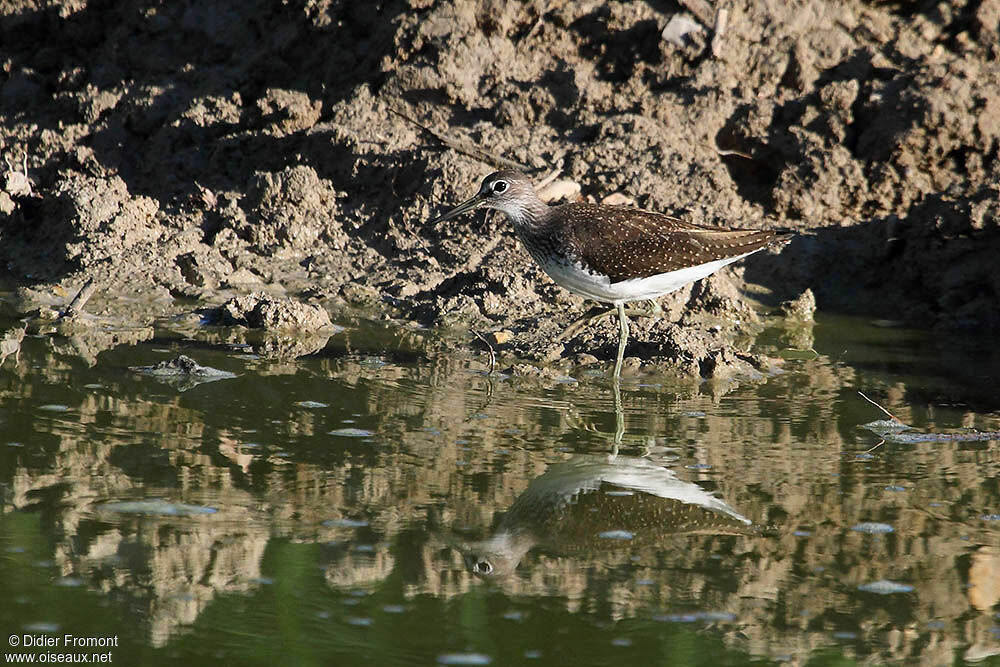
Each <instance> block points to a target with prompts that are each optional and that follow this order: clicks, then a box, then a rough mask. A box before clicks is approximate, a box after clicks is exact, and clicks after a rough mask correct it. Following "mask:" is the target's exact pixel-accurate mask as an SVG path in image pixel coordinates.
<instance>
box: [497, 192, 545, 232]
mask: <svg viewBox="0 0 1000 667" xmlns="http://www.w3.org/2000/svg"><path fill="white" fill-rule="evenodd" d="M500 210H501V211H503V212H504V213H506V214H507V219H508V220H510V222H511V224H512V225H514V229H515V230H517V231H519V232H529V233H530V232H533V231H537V230H539V229H540V228H541V227H543V226H544V224H545V221H546V219H547V217H548V216H547V214H548V212H549V205H548V204H546V203H545V202H543V201H542V200H541V199H538V198H537V197H533V198H531V199H523V200H521V201H519V202H517V203H516V204H512V205H509V206H505V207H503V208H501V209H500Z"/></svg>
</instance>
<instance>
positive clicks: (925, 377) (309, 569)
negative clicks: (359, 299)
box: [0, 317, 1000, 666]
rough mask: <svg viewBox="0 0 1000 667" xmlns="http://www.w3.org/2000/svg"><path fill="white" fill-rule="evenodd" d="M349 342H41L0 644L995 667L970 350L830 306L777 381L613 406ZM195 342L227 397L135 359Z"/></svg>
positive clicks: (601, 398)
mask: <svg viewBox="0 0 1000 667" xmlns="http://www.w3.org/2000/svg"><path fill="white" fill-rule="evenodd" d="M14 324H16V323H14V322H8V323H6V327H11V326H14ZM340 324H342V325H344V327H345V329H344V331H342V332H340V333H338V334H337V335H335V336H334V337H333V338H331V339H330V341H329V343H328V344H327V345H326V347H325V348H323V349H322V350H321V351H320V352H318V353H316V354H313V355H311V356H308V357H304V358H300V359H298V360H296V361H268V360H265V359H261V358H258V357H256V356H255V355H253V354H250V353H248V349H247V348H245V347H243V346H227V345H225V344H222V343H220V342H214V343H208V342H207V338H204V337H203V338H201V339H198V340H196V339H197V338H198V337H197V336H195V337H190V336H188V337H185V336H182V335H180V334H177V333H172V332H171V331H170V330H169V329H168V328H163V329H157V331H156V335H155V337H154V338H153V339H152V340H150V341H148V342H146V343H142V344H138V345H122V346H119V347H115V348H113V349H107V350H104V351H101V352H87V353H83V352H81V350H89V348H88V347H87V345H86V344H85V341H79V340H74V339H73V338H65V337H60V336H56V335H52V336H45V337H32V336H28V337H27V338H25V339H24V341H23V343H22V345H21V350H20V354H19V357H18V359H16V360H15V358H14V357H13V356H10V357H8V358H7V360H6V361H5V362H4V364H3V365H2V366H0V494H2V495H0V500H2V507H3V513H2V515H0V581H3V584H4V585H3V586H2V587H0V619H2V629H3V630H4V631H5V633H6V634H7V635H18V636H19V637H23V636H24V635H29V636H31V637H43V636H49V637H62V636H63V635H65V634H67V633H69V634H72V635H76V636H80V637H108V636H115V637H117V646H115V647H114V648H111V649H110V651H111V652H112V653H113V660H114V662H115V663H118V664H140V663H142V664H186V665H190V664H204V663H214V662H226V663H227V664H249V665H254V664H261V665H266V664H292V665H295V664H298V665H326V664H347V663H350V664H379V665H393V664H397V665H410V664H435V663H437V664H498V665H508V664H574V665H588V664H592V665H607V664H677V665H713V666H714V665H719V664H734V665H740V664H748V663H754V664H769V663H780V662H785V661H791V662H793V663H795V664H805V663H809V664H850V663H851V662H853V661H858V662H872V661H874V662H895V663H899V664H927V665H943V664H964V663H978V664H992V665H997V664H1000V616H998V614H1000V605H998V602H1000V485H998V481H997V480H998V478H1000V455H998V447H1000V442H998V441H997V440H991V439H989V437H978V436H977V434H978V433H981V432H986V431H997V430H1000V412H998V405H1000V399H998V396H1000V394H998V393H997V391H996V378H997V377H998V373H997V370H998V367H1000V359H998V356H997V353H996V352H992V351H990V349H991V348H990V347H989V346H988V345H985V344H984V342H982V341H976V340H975V339H970V338H959V337H951V338H946V337H942V336H937V335H930V334H926V333H921V332H915V331H910V330H906V329H902V328H898V327H885V326H875V325H873V324H872V323H871V322H869V321H867V320H861V319H849V318H833V317H828V318H824V319H820V321H819V323H818V324H817V326H816V327H815V329H814V330H813V331H812V335H811V336H810V337H809V338H808V342H809V343H811V348H812V349H811V350H810V349H808V348H809V347H810V345H803V344H802V342H801V340H798V341H797V342H795V344H794V347H797V348H799V349H797V350H794V349H790V343H789V339H788V337H787V335H786V334H784V333H783V332H781V331H777V330H776V331H773V332H770V333H769V334H768V335H766V336H765V337H764V338H763V339H762V340H763V343H764V345H765V349H766V350H768V351H769V352H770V353H771V354H772V355H774V356H784V357H785V358H786V361H785V363H784V365H783V368H782V372H780V373H778V374H776V375H774V376H772V377H768V378H765V379H763V380H761V381H758V382H739V381H731V382H717V381H716V382H698V381H681V380H677V379H672V378H659V377H648V376H644V377H642V378H640V379H638V380H626V381H625V382H623V383H622V386H621V389H620V392H619V394H618V396H617V400H616V395H615V391H614V387H613V385H612V384H611V383H610V382H609V381H608V379H607V378H606V377H604V376H603V375H602V374H600V373H598V372H595V371H593V370H588V369H579V370H578V371H575V372H574V373H572V374H571V376H570V377H566V378H561V379H559V380H552V381H539V380H530V379H522V378H511V377H504V376H493V377H490V376H488V374H487V373H486V372H485V369H486V359H485V356H484V355H483V354H482V353H481V351H480V346H479V344H477V343H476V342H475V341H474V339H472V338H471V336H470V337H469V338H468V340H466V339H464V338H461V337H454V338H450V339H445V340H442V339H440V338H438V337H437V336H436V335H433V334H430V333H428V332H421V331H414V330H412V329H407V328H403V327H394V326H392V325H387V324H380V323H371V322H365V321H363V320H349V321H342V322H340ZM6 327H5V328H6ZM109 335H110V334H109ZM182 353H183V354H185V355H188V356H190V357H192V358H193V359H195V360H196V361H197V363H199V364H202V365H205V366H210V367H214V368H216V369H220V370H224V371H228V372H230V373H233V374H235V377H228V378H221V379H218V380H217V381H213V382H200V383H199V382H188V383H171V382H168V381H165V380H164V379H162V378H154V377H149V376H145V375H141V374H139V373H136V372H134V371H133V370H130V369H131V367H135V366H149V365H155V364H157V363H159V362H161V361H165V360H168V359H171V358H174V357H176V356H177V355H178V354H182ZM858 391H863V392H864V393H865V394H866V395H867V396H869V397H871V398H872V399H873V400H875V401H877V402H879V403H880V404H881V405H882V406H883V407H885V408H886V409H887V410H888V411H890V412H891V413H892V414H893V415H895V416H896V417H897V418H898V419H900V420H902V421H903V422H905V423H906V424H908V425H910V426H911V427H913V430H912V431H911V432H913V433H919V434H932V435H931V436H930V437H928V438H926V439H924V440H922V441H919V442H910V443H899V442H893V441H890V440H885V441H883V440H882V438H880V437H879V436H878V435H876V434H875V433H873V432H871V431H869V430H866V429H863V428H860V426H862V425H864V424H866V423H869V422H873V421H875V420H879V419H885V418H886V415H885V414H883V413H882V412H880V411H879V409H878V408H877V407H875V406H874V405H872V404H870V403H868V402H867V401H865V400H864V399H863V398H862V397H861V396H859V395H858V393H857V392H858ZM933 434H945V435H942V436H940V437H941V438H942V439H941V440H936V439H935V437H937V436H935V435H933ZM956 435H960V436H963V437H962V438H957V439H956V438H954V436H956ZM946 436H950V439H949V437H946ZM8 642H9V640H8ZM5 650H6V651H8V653H13V652H14V649H12V648H10V647H9V646H8V647H7V648H5ZM23 650H24V651H26V652H28V653H34V654H38V655H40V654H41V653H43V652H45V651H51V650H52V649H44V648H37V647H36V648H28V649H23ZM66 650H67V651H68V650H69V649H66ZM95 650H96V649H95ZM71 652H76V653H83V652H84V651H82V650H73V651H71Z"/></svg>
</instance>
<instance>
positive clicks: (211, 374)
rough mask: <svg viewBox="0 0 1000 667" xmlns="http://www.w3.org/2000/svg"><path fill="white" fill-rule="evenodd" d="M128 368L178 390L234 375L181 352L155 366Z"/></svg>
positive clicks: (229, 377) (234, 375) (185, 389)
mask: <svg viewBox="0 0 1000 667" xmlns="http://www.w3.org/2000/svg"><path fill="white" fill-rule="evenodd" d="M129 370H130V371H132V372H133V373H139V374H140V375H148V376H150V377H153V378H156V379H157V380H160V381H163V382H167V383H170V384H173V385H176V386H177V388H178V390H179V391H187V390H188V389H191V388H192V387H195V386H197V385H199V384H203V383H205V382H215V381H216V380H229V379H231V378H234V377H236V374H235V373H230V372H229V371H220V370H219V369H217V368H212V367H210V366H201V365H199V364H198V363H197V362H196V361H195V360H194V359H192V358H191V357H188V356H186V355H183V354H182V355H179V356H177V357H175V358H174V359H170V360H169V361H161V362H160V363H158V364H156V365H155V366H129Z"/></svg>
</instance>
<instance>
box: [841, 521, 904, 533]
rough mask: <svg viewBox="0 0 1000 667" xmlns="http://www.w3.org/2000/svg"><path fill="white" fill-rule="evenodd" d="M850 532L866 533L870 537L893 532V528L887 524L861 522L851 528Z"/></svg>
mask: <svg viewBox="0 0 1000 667" xmlns="http://www.w3.org/2000/svg"><path fill="white" fill-rule="evenodd" d="M851 530H854V531H857V532H859V533H868V534H870V535H879V534H885V533H891V532H894V531H895V528H893V527H892V526H890V525H889V524H887V523H877V522H875V521H863V522H861V523H858V524H855V525H853V526H851Z"/></svg>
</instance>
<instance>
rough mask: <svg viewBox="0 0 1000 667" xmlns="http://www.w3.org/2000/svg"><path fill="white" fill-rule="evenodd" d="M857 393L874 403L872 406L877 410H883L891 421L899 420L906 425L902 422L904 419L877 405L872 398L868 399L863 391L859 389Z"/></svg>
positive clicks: (904, 424) (904, 423)
mask: <svg viewBox="0 0 1000 667" xmlns="http://www.w3.org/2000/svg"><path fill="white" fill-rule="evenodd" d="M858 393H859V394H861V398H863V399H865V400H866V401H868V402H869V403H871V404H872V405H874V406H875V407H876V408H878V409H879V410H881V411H882V412H884V413H885V414H887V415H889V417H890V418H891V419H892V420H893V421H896V422H899V423H900V424H902V425H903V426H906V422H904V421H903V420H902V419H900V418H899V417H897V416H896V415H894V414H892V413H891V412H889V411H888V410H886V409H885V408H883V407H882V406H881V405H879V404H878V403H876V402H875V401H873V400H872V399H870V398H868V397H867V396H865V395H864V392H861V391H859V392H858Z"/></svg>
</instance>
